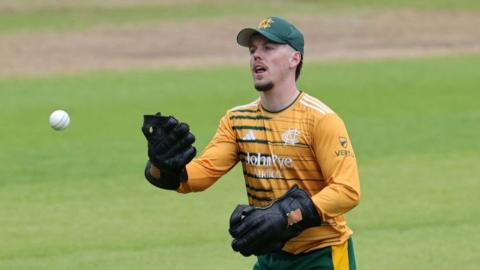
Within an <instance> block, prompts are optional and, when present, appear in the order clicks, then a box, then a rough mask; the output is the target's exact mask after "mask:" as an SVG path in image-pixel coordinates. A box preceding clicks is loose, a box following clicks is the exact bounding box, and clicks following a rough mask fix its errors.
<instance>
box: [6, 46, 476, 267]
mask: <svg viewBox="0 0 480 270" xmlns="http://www.w3.org/2000/svg"><path fill="white" fill-rule="evenodd" d="M205 78H212V79H209V80H206V79H205ZM478 78H480V56H479V55H459V56H449V57H437V58H421V59H412V60H376V61H358V62H355V61H352V62H341V63H323V64H309V65H306V67H305V69H304V73H303V74H302V78H301V80H300V87H301V88H302V89H305V90H307V91H308V92H309V93H310V94H312V95H315V96H317V97H319V98H320V99H322V100H323V101H324V102H326V103H327V104H329V105H331V107H333V108H334V110H336V111H337V113H339V114H340V115H341V116H342V117H343V118H344V120H345V122H346V124H347V127H348V129H349V132H350V136H351V138H352V141H353V143H354V146H355V149H356V152H357V156H358V158H359V165H360V170H361V181H362V188H363V199H362V202H361V204H360V206H359V207H358V208H356V209H354V210H353V212H351V213H349V214H348V221H349V224H350V225H351V227H352V228H353V229H354V231H355V236H354V241H355V245H356V252H357V263H358V269H452V268H454V269H476V268H477V265H478V264H479V263H480V258H479V257H478V254H479V252H480V248H478V245H477V242H478V241H480V236H479V234H478V230H479V229H480V218H479V215H478V214H479V209H478V205H479V204H480V197H479V196H478V194H477V191H478V190H479V188H480V184H479V181H478V176H479V175H480V167H479V166H478V163H479V162H480V157H479V156H478V152H479V150H480V145H479V144H478V143H476V139H477V137H478V134H479V133H480V127H479V125H478V123H479V120H480V109H479V108H478V99H479V98H480V93H479V92H478V82H479V80H478ZM0 89H1V91H0V100H1V107H0V113H1V115H2V117H1V118H0V126H1V127H2V129H1V133H0V149H2V151H1V152H0V162H1V164H2V166H1V168H0V175H1V179H0V205H2V211H1V214H0V220H1V222H0V224H1V225H0V226H1V229H0V239H1V249H0V269H224V268H226V267H228V268H229V269H250V267H251V265H252V263H253V258H248V259H245V258H243V257H241V256H240V255H239V254H235V253H233V252H232V251H231V250H230V246H229V242H230V238H229V235H228V233H227V226H228V225H227V221H228V217H229V214H230V213H231V211H232V209H233V208H234V207H235V205H236V204H237V203H241V202H245V201H246V196H245V191H244V184H243V179H242V177H241V173H240V171H239V170H238V169H239V168H236V169H234V170H233V171H232V172H231V173H229V174H228V175H227V176H225V177H224V178H222V179H221V180H220V181H219V182H218V183H217V184H216V185H214V186H213V187H212V188H211V189H209V190H208V191H206V192H203V193H198V194H189V195H179V194H175V193H172V192H167V191H161V190H158V189H156V188H154V187H153V186H150V185H149V184H148V183H147V182H146V181H145V180H144V179H143V175H142V170H143V165H144V161H145V143H144V139H143V137H142V134H141V132H140V125H141V122H142V114H144V113H152V112H155V111H158V110H160V111H163V112H167V113H171V114H174V115H176V116H178V118H180V119H182V120H184V121H186V122H188V123H190V124H191V127H192V130H193V132H194V133H195V134H196V136H197V138H198V142H197V144H196V145H197V147H198V148H200V149H201V148H203V147H204V146H205V145H206V143H207V142H208V141H209V139H210V138H211V136H212V135H213V133H214V132H215V128H216V125H217V123H218V120H219V118H220V117H221V115H222V114H223V113H224V111H225V110H226V109H228V108H229V107H232V106H234V105H237V104H239V103H246V102H249V101H250V100H252V99H253V98H255V96H256V93H255V91H254V90H252V87H251V84H250V78H249V74H248V70H247V68H246V67H235V66H230V67H221V68H219V67H217V68H212V69H194V70H183V71H166V70H136V71H131V72H107V71H105V72H100V73H85V74H79V75H69V76H65V75H63V76H60V75H57V76H55V75H52V76H37V77H28V78H3V79H0ZM213 104H215V105H213ZM57 108H63V109H66V110H67V111H69V112H70V114H71V118H72V122H71V126H70V127H68V129H66V130H65V131H62V132H56V131H53V130H52V129H51V128H50V127H49V126H48V115H49V113H50V112H51V111H53V110H54V109H57Z"/></svg>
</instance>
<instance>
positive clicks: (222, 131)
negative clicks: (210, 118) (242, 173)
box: [177, 113, 239, 193]
mask: <svg viewBox="0 0 480 270" xmlns="http://www.w3.org/2000/svg"><path fill="white" fill-rule="evenodd" d="M237 147H238V146H237V142H236V139H235V134H234V132H233V130H232V127H231V124H230V119H229V116H228V113H227V114H226V115H225V116H224V117H223V118H222V119H221V120H220V124H219V126H218V129H217V132H216V133H215V135H214V137H213V139H212V140H211V141H210V143H209V144H208V145H207V147H206V148H205V150H204V151H203V152H202V154H201V155H200V157H199V158H197V159H194V160H193V161H192V162H190V163H189V164H188V165H187V175H188V180H187V181H186V182H183V183H182V184H181V185H180V187H179V189H178V190H177V191H178V192H180V193H188V192H196V191H202V190H205V189H206V188H208V187H210V186H211V185H212V184H213V183H215V182H216V181H217V180H218V178H220V177H221V176H222V175H224V174H226V173H227V172H228V171H229V170H230V169H231V168H233V167H234V166H235V165H236V164H237V162H238V161H239V158H238V148H237Z"/></svg>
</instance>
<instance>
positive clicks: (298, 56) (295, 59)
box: [289, 51, 302, 69]
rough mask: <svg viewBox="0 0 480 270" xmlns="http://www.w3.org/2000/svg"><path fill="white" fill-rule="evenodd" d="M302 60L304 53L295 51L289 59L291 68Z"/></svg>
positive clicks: (295, 66)
mask: <svg viewBox="0 0 480 270" xmlns="http://www.w3.org/2000/svg"><path fill="white" fill-rule="evenodd" d="M300 61H302V55H301V54H300V52H299V51H293V52H292V53H291V54H290V59H289V62H290V68H291V69H295V68H297V66H298V64H300Z"/></svg>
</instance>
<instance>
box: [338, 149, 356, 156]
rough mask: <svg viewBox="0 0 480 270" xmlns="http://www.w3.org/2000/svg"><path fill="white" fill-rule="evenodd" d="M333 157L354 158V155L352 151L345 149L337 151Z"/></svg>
mask: <svg viewBox="0 0 480 270" xmlns="http://www.w3.org/2000/svg"><path fill="white" fill-rule="evenodd" d="M335 155H336V156H337V157H355V153H353V151H350V150H345V149H339V150H337V151H335Z"/></svg>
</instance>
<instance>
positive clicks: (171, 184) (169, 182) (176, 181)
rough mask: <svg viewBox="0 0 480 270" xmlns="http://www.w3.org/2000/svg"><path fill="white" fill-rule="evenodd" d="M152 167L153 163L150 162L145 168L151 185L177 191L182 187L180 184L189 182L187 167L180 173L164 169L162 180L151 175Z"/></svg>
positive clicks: (161, 174) (161, 175) (146, 176)
mask: <svg viewBox="0 0 480 270" xmlns="http://www.w3.org/2000/svg"><path fill="white" fill-rule="evenodd" d="M151 167H152V163H151V162H150V161H148V162H147V165H146V166H145V178H146V179H147V180H148V182H150V184H152V185H154V186H156V187H158V188H161V189H167V190H177V189H178V188H179V187H180V182H186V181H187V180H188V174H187V170H186V168H185V167H184V168H183V169H181V170H180V171H173V170H168V169H162V170H161V171H160V178H155V177H153V176H152V175H151V174H150V168H151Z"/></svg>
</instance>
